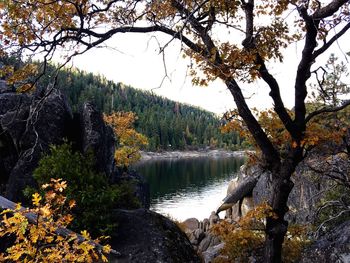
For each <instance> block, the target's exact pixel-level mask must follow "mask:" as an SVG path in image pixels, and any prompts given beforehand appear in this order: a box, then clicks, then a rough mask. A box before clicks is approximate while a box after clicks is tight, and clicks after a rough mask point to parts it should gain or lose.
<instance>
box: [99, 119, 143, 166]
mask: <svg viewBox="0 0 350 263" xmlns="http://www.w3.org/2000/svg"><path fill="white" fill-rule="evenodd" d="M104 120H105V122H106V123H108V124H109V125H111V126H112V128H113V130H114V133H115V134H116V136H117V140H118V144H119V147H118V148H117V149H116V151H115V154H114V158H115V161H116V165H117V166H119V167H128V166H129V165H130V164H132V163H134V162H136V161H138V160H139V159H140V158H141V155H140V149H141V148H142V147H143V146H146V145H147V144H148V141H147V138H146V137H145V136H144V135H142V134H140V133H138V132H137V131H135V129H134V127H133V125H134V122H135V121H136V120H137V117H136V115H135V113H133V112H113V113H112V114H110V115H104Z"/></svg>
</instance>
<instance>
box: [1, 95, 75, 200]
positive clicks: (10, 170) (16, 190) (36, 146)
mask: <svg viewBox="0 0 350 263" xmlns="http://www.w3.org/2000/svg"><path fill="white" fill-rule="evenodd" d="M0 97H1V98H0V101H1V102H4V104H3V105H5V106H6V107H7V110H6V109H5V110H4V108H3V107H2V112H1V113H3V114H2V115H1V116H0V130H3V131H5V135H4V136H6V137H3V139H4V141H5V143H4V144H5V145H7V147H5V148H6V149H3V150H4V152H2V153H1V154H0V155H1V156H7V158H8V159H11V160H12V162H11V164H12V165H9V164H8V165H6V167H5V168H4V169H6V171H5V172H6V174H7V175H5V176H6V177H8V181H7V184H8V185H7V187H6V197H7V198H9V199H10V200H12V201H15V202H17V201H20V200H22V190H23V189H24V188H25V187H26V186H28V185H29V186H34V185H35V182H34V179H33V177H32V172H33V170H34V169H35V168H36V167H37V164H38V161H39V160H40V158H41V156H42V154H43V153H44V152H46V151H47V150H48V147H49V145H50V144H57V143H61V142H62V140H63V138H64V137H65V134H66V128H67V127H66V125H65V124H66V123H67V120H69V119H70V118H71V110H70V107H69V106H68V104H67V102H66V99H65V97H64V96H63V94H62V93H61V92H60V91H58V90H52V91H50V92H48V93H47V94H44V96H43V97H38V96H37V97H36V96H32V97H28V95H22V94H11V93H10V94H2V95H0ZM6 150H9V152H6ZM14 155H15V156H16V157H17V158H14ZM15 159H17V160H16V161H15ZM5 162H6V161H5ZM3 163H4V161H3ZM4 166H5V165H4ZM11 166H12V167H11Z"/></svg>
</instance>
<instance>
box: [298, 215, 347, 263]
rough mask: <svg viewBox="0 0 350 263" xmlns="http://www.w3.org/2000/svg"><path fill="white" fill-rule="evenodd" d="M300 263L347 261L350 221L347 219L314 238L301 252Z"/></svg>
mask: <svg viewBox="0 0 350 263" xmlns="http://www.w3.org/2000/svg"><path fill="white" fill-rule="evenodd" d="M301 258H302V259H301V260H300V263H314V262H317V263H328V262H334V263H349V262H350V221H347V222H345V223H343V224H341V225H339V226H338V227H336V228H335V229H333V230H331V231H329V232H328V233H327V234H325V235H324V236H322V237H320V238H319V239H318V240H316V241H315V242H314V243H313V244H312V245H311V246H310V247H308V248H307V249H306V250H305V251H304V252H303V254H302V257H301Z"/></svg>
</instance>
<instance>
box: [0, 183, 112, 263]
mask: <svg viewBox="0 0 350 263" xmlns="http://www.w3.org/2000/svg"><path fill="white" fill-rule="evenodd" d="M66 187H67V184H66V182H65V181H62V180H61V179H51V181H50V183H48V184H45V185H43V186H42V189H43V190H44V191H45V194H44V196H41V195H40V194H38V193H34V194H33V195H32V204H33V208H29V209H24V208H23V207H21V205H20V204H18V205H17V206H16V208H15V209H14V210H11V209H7V210H4V211H3V212H1V215H2V218H1V221H0V237H4V236H13V237H15V241H14V244H13V245H12V246H10V247H9V248H7V250H6V252H5V253H3V254H0V261H1V262H28V263H29V262H96V261H99V260H102V261H103V262H107V261H108V260H107V257H106V255H107V254H108V253H109V252H110V249H111V248H110V246H109V245H106V246H100V245H98V242H99V241H100V240H99V239H96V240H92V239H91V237H90V235H89V234H88V232H87V231H82V232H81V235H77V234H75V233H73V232H71V233H70V234H69V235H61V234H60V231H62V230H64V229H65V228H67V227H69V225H70V224H71V222H72V220H73V217H72V215H71V214H70V210H71V209H72V208H73V207H74V206H75V202H74V201H73V200H70V201H68V200H67V198H66V197H65V195H64V192H65V189H66ZM27 215H31V216H32V217H33V218H34V222H30V220H29V219H28V218H27V217H26V216H27ZM102 238H103V237H102ZM97 246H98V247H97Z"/></svg>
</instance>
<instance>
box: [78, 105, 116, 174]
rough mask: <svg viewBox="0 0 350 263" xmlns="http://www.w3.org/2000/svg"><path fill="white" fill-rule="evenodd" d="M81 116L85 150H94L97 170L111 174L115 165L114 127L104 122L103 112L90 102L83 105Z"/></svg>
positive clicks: (83, 147)
mask: <svg viewBox="0 0 350 263" xmlns="http://www.w3.org/2000/svg"><path fill="white" fill-rule="evenodd" d="M80 116H81V117H80V118H81V131H82V132H81V137H82V150H83V152H84V153H85V152H87V151H88V150H93V152H94V153H95V157H96V166H97V167H96V168H97V170H98V171H100V172H104V173H105V174H106V175H108V176H111V175H112V173H113V171H114V167H115V162H114V151H115V147H114V145H115V140H114V133H113V130H112V128H111V127H109V126H107V125H106V124H105V123H104V121H103V118H102V114H101V113H100V112H98V111H97V110H96V109H95V107H94V106H93V105H92V104H90V103H85V104H84V105H83V108H82V110H81V113H80Z"/></svg>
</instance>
